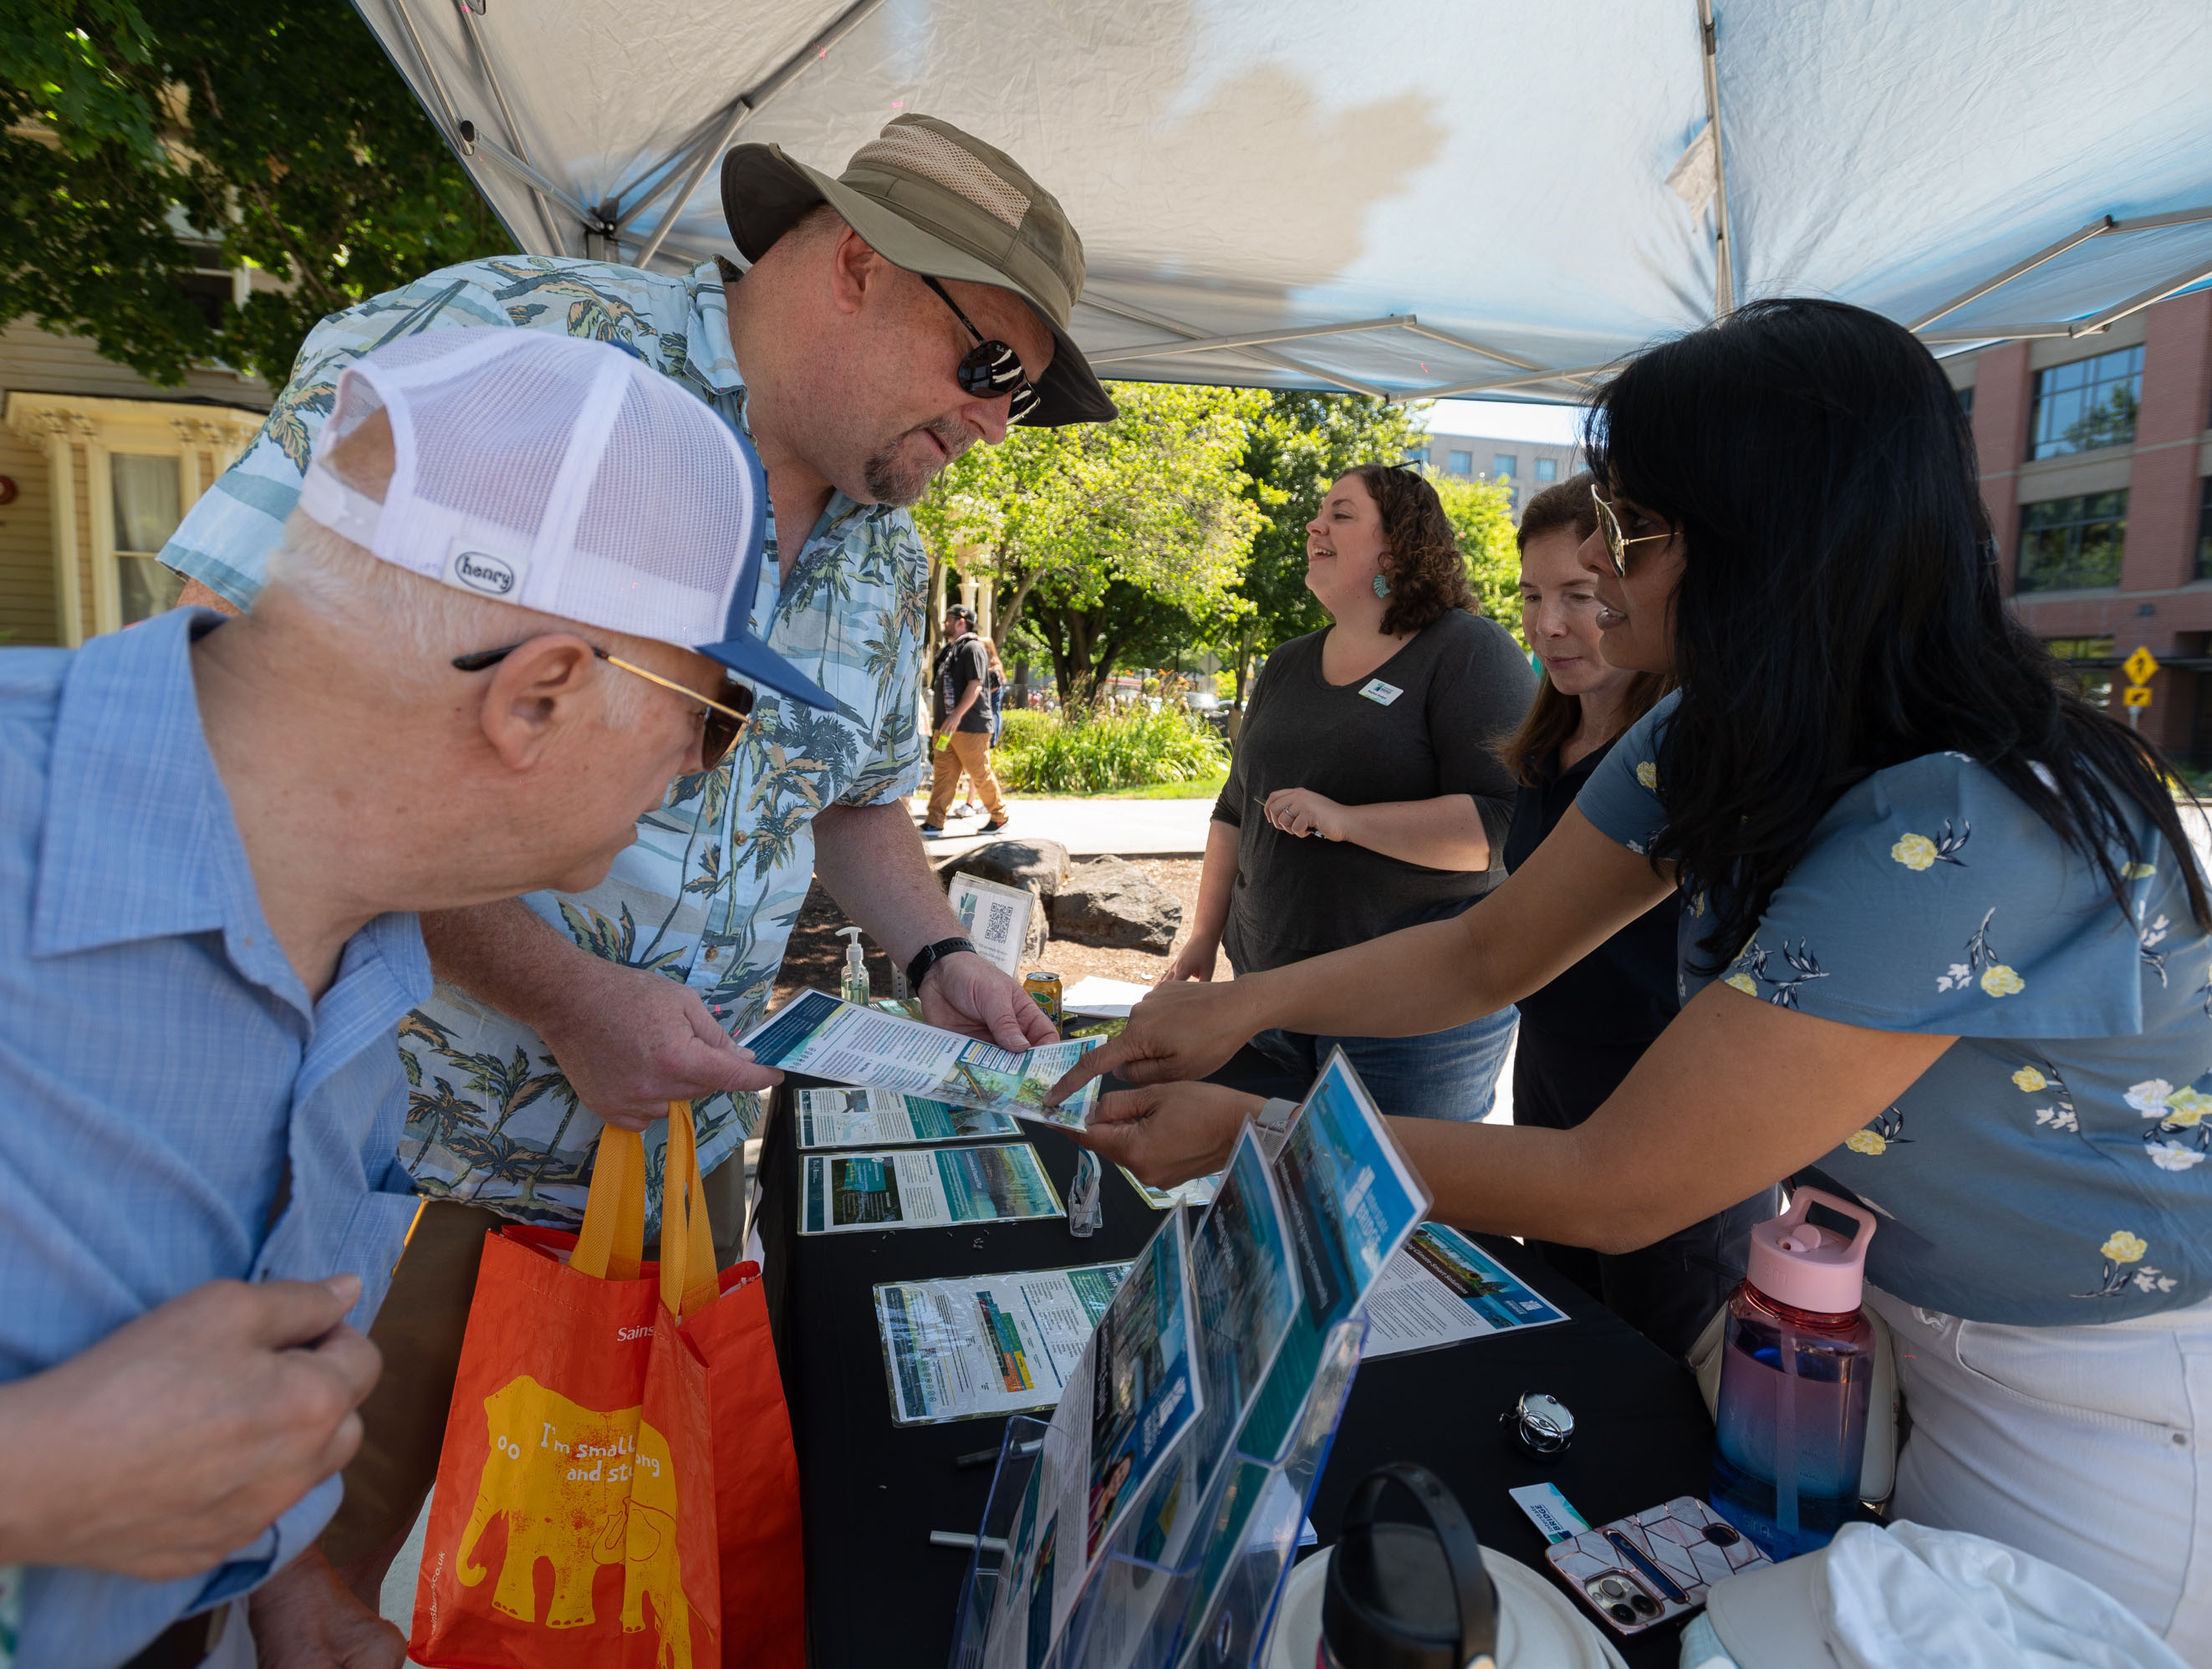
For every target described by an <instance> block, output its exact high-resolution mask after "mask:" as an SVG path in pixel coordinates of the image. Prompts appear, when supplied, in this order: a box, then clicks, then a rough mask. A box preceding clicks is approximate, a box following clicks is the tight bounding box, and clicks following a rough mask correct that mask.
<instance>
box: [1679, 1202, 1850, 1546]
mask: <svg viewBox="0 0 2212 1669" xmlns="http://www.w3.org/2000/svg"><path fill="white" fill-rule="evenodd" d="M1816 1204H1818V1205H1821V1206H1825V1207H1826V1208H1827V1209H1828V1211H1829V1212H1832V1213H1834V1214H1835V1215H1838V1216H1840V1217H1845V1218H1849V1219H1850V1220H1852V1221H1855V1222H1856V1223H1857V1225H1858V1232H1857V1233H1856V1234H1853V1235H1850V1236H1849V1237H1848V1238H1847V1237H1846V1236H1845V1235H1844V1233H1843V1232H1842V1231H1840V1230H1838V1229H1834V1228H1825V1227H1820V1225H1819V1224H1817V1223H1813V1222H1809V1221H1807V1214H1808V1213H1809V1212H1810V1211H1811V1210H1812V1209H1813V1207H1814V1205H1816ZM1874 1230H1875V1221H1874V1214H1873V1213H1872V1212H1870V1211H1866V1210H1863V1209H1861V1208H1860V1207H1858V1206H1856V1205H1846V1204H1845V1203H1844V1202H1843V1201H1841V1200H1839V1199H1838V1198H1836V1197H1834V1196H1833V1195H1832V1194H1824V1193H1822V1192H1821V1191H1820V1190H1819V1189H1817V1188H1800V1189H1798V1190H1796V1191H1795V1193H1794V1194H1793V1195H1792V1197H1791V1199H1790V1209H1789V1210H1788V1211H1787V1212H1786V1213H1784V1215H1781V1216H1779V1217H1777V1218H1776V1219H1774V1221H1771V1222H1764V1223H1760V1224H1759V1226H1758V1227H1755V1228H1753V1230H1752V1231H1751V1246H1750V1252H1749V1255H1748V1257H1747V1259H1746V1261H1747V1264H1748V1266H1749V1273H1748V1274H1747V1276H1746V1277H1745V1279H1744V1282H1743V1284H1742V1285H1741V1286H1740V1287H1738V1288H1736V1289H1735V1293H1734V1294H1731V1295H1730V1297H1729V1307H1728V1321H1727V1323H1726V1327H1725V1331H1724V1332H1723V1336H1722V1346H1721V1349H1722V1356H1721V1390H1720V1401H1719V1405H1718V1408H1717V1410H1716V1413H1715V1416H1714V1426H1715V1431H1714V1445H1715V1448H1714V1458H1713V1505H1714V1506H1715V1507H1717V1508H1719V1509H1720V1511H1721V1513H1722V1514H1723V1515H1724V1516H1725V1517H1726V1518H1727V1519H1728V1520H1729V1523H1731V1524H1733V1525H1735V1526H1736V1528H1737V1529H1739V1530H1741V1531H1742V1532H1744V1533H1745V1534H1746V1535H1747V1536H1749V1537H1750V1538H1752V1540H1753V1541H1754V1542H1757V1543H1758V1544H1759V1545H1760V1546H1761V1547H1763V1548H1765V1550H1767V1552H1768V1553H1770V1554H1771V1555H1772V1556H1774V1557H1775V1558H1777V1559H1787V1558H1790V1557H1792V1556H1795V1555H1797V1554H1800V1553H1809V1552H1812V1551H1813V1550H1814V1549H1816V1548H1821V1547H1826V1545H1827V1544H1828V1542H1829V1540H1830V1538H1832V1537H1833V1536H1834V1535H1835V1533H1836V1532H1837V1531H1838V1529H1840V1528H1842V1527H1843V1526H1844V1523H1845V1522H1846V1521H1848V1520H1851V1519H1854V1518H1857V1517H1858V1516H1859V1515H1860V1514H1859V1501H1858V1491H1859V1466H1860V1464H1861V1462H1862V1461H1863V1459H1864V1458H1865V1453H1866V1434H1867V1417H1868V1404H1869V1390H1870V1388H1871V1386H1872V1383H1873V1379H1874V1365H1875V1364H1874V1348H1875V1346H1874V1326H1873V1324H1872V1323H1870V1322H1869V1321H1868V1320H1867V1319H1866V1317H1865V1316H1864V1315H1863V1314H1862V1313H1860V1310H1859V1299H1860V1296H1861V1293H1862V1290H1863V1288H1864V1286H1865V1282H1866V1254H1867V1243H1868V1242H1869V1240H1872V1239H1873V1238H1874Z"/></svg>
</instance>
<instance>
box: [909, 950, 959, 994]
mask: <svg viewBox="0 0 2212 1669" xmlns="http://www.w3.org/2000/svg"><path fill="white" fill-rule="evenodd" d="M963 950H964V951H966V952H967V953H969V955H970V956H973V955H974V954H975V941H974V940H972V939H939V941H937V942H936V943H935V944H933V945H924V946H923V947H921V949H920V950H918V951H916V952H915V953H914V960H913V961H911V962H909V963H908V964H907V965H906V988H907V990H910V991H912V992H913V993H914V994H915V996H921V982H922V981H923V980H924V979H927V978H928V977H929V971H930V970H931V969H932V968H933V967H935V966H936V965H938V964H939V962H942V961H943V960H944V959H945V958H946V957H948V956H957V955H959V954H960V953H961V952H962V951H963Z"/></svg>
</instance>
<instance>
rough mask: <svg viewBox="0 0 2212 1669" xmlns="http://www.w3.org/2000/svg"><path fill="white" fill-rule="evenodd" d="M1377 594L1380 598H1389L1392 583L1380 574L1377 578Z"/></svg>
mask: <svg viewBox="0 0 2212 1669" xmlns="http://www.w3.org/2000/svg"><path fill="white" fill-rule="evenodd" d="M1375 594H1376V596H1378V597H1387V596H1389V594H1390V582H1389V581H1388V580H1386V579H1384V578H1383V576H1381V575H1380V574H1377V575H1376V576H1375Z"/></svg>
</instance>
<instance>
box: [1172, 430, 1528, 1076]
mask: <svg viewBox="0 0 2212 1669" xmlns="http://www.w3.org/2000/svg"><path fill="white" fill-rule="evenodd" d="M1306 587H1307V588H1308V589H1309V590H1310V591H1311V592H1312V593H1313V594H1314V595H1315V597H1316V598H1317V599H1318V600H1320V602H1321V606H1322V607H1323V608H1325V609H1327V610H1328V613H1329V616H1330V618H1331V619H1332V620H1333V621H1334V624H1333V625H1330V626H1329V627H1328V628H1326V629H1325V630H1321V631H1317V632H1313V633H1310V634H1309V635H1308V636H1306V637H1297V638H1293V639H1291V641H1290V642H1289V643H1285V644H1284V645H1283V646H1282V647H1281V648H1279V649H1276V650H1275V652H1274V653H1273V655H1270V656H1269V657H1268V658H1267V667H1266V669H1265V670H1264V671H1263V672H1262V673H1261V674H1260V678H1259V681H1258V683H1257V684H1256V685H1255V687H1254V689H1253V692H1252V699H1251V705H1250V707H1249V710H1248V711H1247V713H1246V716H1245V720H1244V728H1243V732H1242V734H1240V735H1239V736H1238V738H1237V751H1236V754H1235V757H1234V758H1233V760H1232V762H1231V766H1230V771H1229V781H1228V783H1226V785H1225V787H1224V788H1223V789H1222V792H1221V798H1220V800H1219V801H1218V802H1217V803H1216V804H1215V806H1214V808H1213V823H1212V829H1211V831H1210V832H1209V833H1208V834H1207V836H1206V865H1205V868H1204V870H1203V872H1202V874H1201V875H1200V881H1199V898H1198V911H1197V920H1196V922H1195V923H1194V926H1193V929H1192V932H1191V936H1190V939H1189V941H1188V942H1187V943H1186V944H1185V945H1184V946H1183V947H1182V950H1181V951H1179V952H1177V953H1176V958H1175V959H1174V961H1172V962H1171V963H1170V964H1169V965H1168V971H1167V972H1166V973H1164V975H1162V976H1161V981H1160V983H1161V984H1170V983H1172V982H1176V981H1179V980H1186V979H1211V978H1212V977H1213V962H1214V955H1215V953H1216V951H1217V950H1220V949H1225V950H1226V951H1227V952H1228V953H1229V962H1230V965H1231V968H1233V969H1234V970H1235V971H1236V972H1237V974H1238V975H1239V976H1242V975H1244V974H1249V973H1255V972H1260V971H1261V970H1263V969H1267V968H1275V967H1280V966H1282V965H1285V964H1286V963H1291V962H1298V961H1303V960H1304V959H1306V958H1307V957H1310V956H1318V955H1321V954H1322V953H1325V952H1328V951H1332V950H1338V949H1341V948H1342V947H1345V946H1347V945H1356V944H1359V943H1361V942H1363V941H1366V940H1369V939H1373V938H1376V937H1378V936H1380V935H1383V934H1385V933H1389V932H1393V931H1395V929H1399V928H1401V927H1410V926H1413V925H1414V924H1416V923H1421V922H1432V921H1437V920H1440V919H1442V918H1443V917H1449V916H1455V915H1457V914H1458V913H1459V912H1460V911H1462V910H1465V909H1466V908H1467V907H1468V905H1472V904H1473V903H1474V901H1475V900H1476V899H1478V898H1481V897H1482V895H1483V894H1484V893H1486V892H1488V891H1489V890H1490V889H1491V887H1492V886H1495V885H1496V884H1497V883H1498V881H1499V880H1502V879H1503V878H1504V868H1502V866H1501V865H1500V864H1499V862H1498V856H1499V853H1500V850H1501V849H1502V846H1503V844H1504V835H1505V828H1506V824H1507V822H1508V820H1509V819H1510V817H1511V815H1512V810H1513V791H1514V784H1513V778H1512V777H1511V776H1510V774H1508V772H1507V771H1506V770H1505V767H1504V764H1501V763H1500V762H1499V760H1498V756H1497V754H1496V753H1495V752H1493V751H1492V748H1493V745H1494V744H1495V743H1496V741H1497V740H1498V738H1499V737H1501V736H1503V735H1504V734H1509V733H1510V732H1511V731H1512V729H1513V728H1514V727H1515V726H1516V725H1517V724H1519V723H1520V722H1521V719H1522V715H1523V714H1524V713H1526V712H1527V711H1528V698H1529V693H1530V686H1531V683H1532V679H1531V678H1530V674H1529V669H1528V662H1527V661H1525V660H1523V659H1522V655H1521V651H1520V649H1519V647H1518V646H1517V645H1516V643H1514V641H1513V639H1512V638H1511V637H1510V636H1508V635H1507V633H1506V632H1505V630H1504V628H1503V627H1501V626H1499V625H1498V624H1496V623H1495V622H1494V621H1490V620H1486V619H1484V618H1481V617H1480V615H1478V614H1476V613H1474V612H1473V609H1474V599H1473V596H1472V594H1470V593H1469V592H1468V585H1467V565H1466V561H1465V558H1464V557H1462V555H1461V553H1460V548H1459V543H1458V541H1457V539H1455V537H1454V535H1453V533H1452V527H1451V523H1450V522H1449V521H1448V520H1446V519H1445V516H1444V509H1443V503H1441V502H1440V501H1439V500H1438V499H1437V494H1436V490H1435V489H1434V488H1433V487H1431V486H1430V485H1429V484H1428V483H1427V482H1426V481H1425V480H1423V479H1422V478H1421V477H1420V476H1419V474H1417V473H1415V472H1413V471H1412V470H1410V469H1406V468H1401V467H1397V466H1390V465H1383V464H1366V465H1363V466H1360V467H1359V468H1358V469H1355V470H1353V471H1352V472H1350V473H1348V474H1346V475H1345V476H1344V477H1343V478H1341V479H1340V480H1338V481H1337V482H1336V483H1334V484H1333V485H1332V486H1331V487H1330V488H1329V490H1328V493H1327V494H1326V496H1324V497H1323V499H1322V507H1321V510H1320V513H1319V514H1318V515H1316V516H1315V518H1314V520H1313V521H1311V522H1310V523H1309V524H1308V525H1307V527H1306ZM1513 1025H1514V1015H1513V1010H1512V1009H1511V1008H1504V1009H1501V1010H1500V1011H1498V1013H1496V1014H1485V1015H1483V1016H1481V1017H1480V1019H1476V1020H1469V1021H1467V1022H1465V1023H1464V1024H1462V1025H1458V1026H1452V1027H1450V1028H1449V1030H1446V1031H1443V1032H1434V1033H1432V1034H1431V1035H1429V1036H1427V1037H1417V1038H1360V1037H1331V1036H1316V1035H1313V1034H1310V1033H1306V1032H1284V1031H1271V1032H1263V1033H1261V1035H1260V1036H1259V1037H1256V1038H1255V1039H1253V1043H1254V1045H1255V1046H1256V1047H1258V1048H1259V1049H1261V1051H1263V1052H1265V1053H1266V1054H1267V1055H1269V1056H1270V1057H1273V1058H1274V1059H1275V1060H1277V1061H1279V1063H1282V1064H1283V1065H1285V1066H1286V1067H1289V1068H1290V1069H1291V1070H1292V1071H1294V1072H1297V1073H1300V1074H1303V1075H1306V1076H1308V1077H1310V1076H1312V1075H1315V1074H1316V1073H1318V1072H1319V1071H1320V1069H1321V1067H1322V1063H1325V1062H1326V1061H1327V1059H1328V1052H1329V1051H1330V1049H1331V1048H1333V1047H1334V1046H1337V1045H1342V1046H1343V1049H1344V1051H1345V1052H1346V1055H1348V1056H1349V1057H1351V1060H1352V1065H1353V1066H1354V1067H1356V1068H1357V1069H1358V1072H1359V1075H1360V1077H1361V1078H1362V1079H1363V1080H1364V1081H1365V1083H1366V1085H1367V1087H1368V1088H1369V1090H1370V1092H1371V1093H1373V1095H1374V1097H1375V1099H1376V1104H1377V1105H1378V1106H1381V1108H1382V1109H1383V1112H1387V1113H1397V1114H1401V1115H1407V1116H1415V1117H1424V1118H1457V1119H1480V1118H1482V1117H1483V1116H1484V1115H1485V1114H1486V1113H1487V1112H1489V1111H1490V1107H1491V1101H1492V1092H1493V1090H1494V1088H1495V1086H1496V1084H1497V1081H1498V1070H1499V1069H1500V1068H1501V1067H1502V1066H1503V1064H1504V1060H1505V1056H1506V1052H1507V1051H1508V1050H1510V1048H1511V1046H1512V1042H1513Z"/></svg>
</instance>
